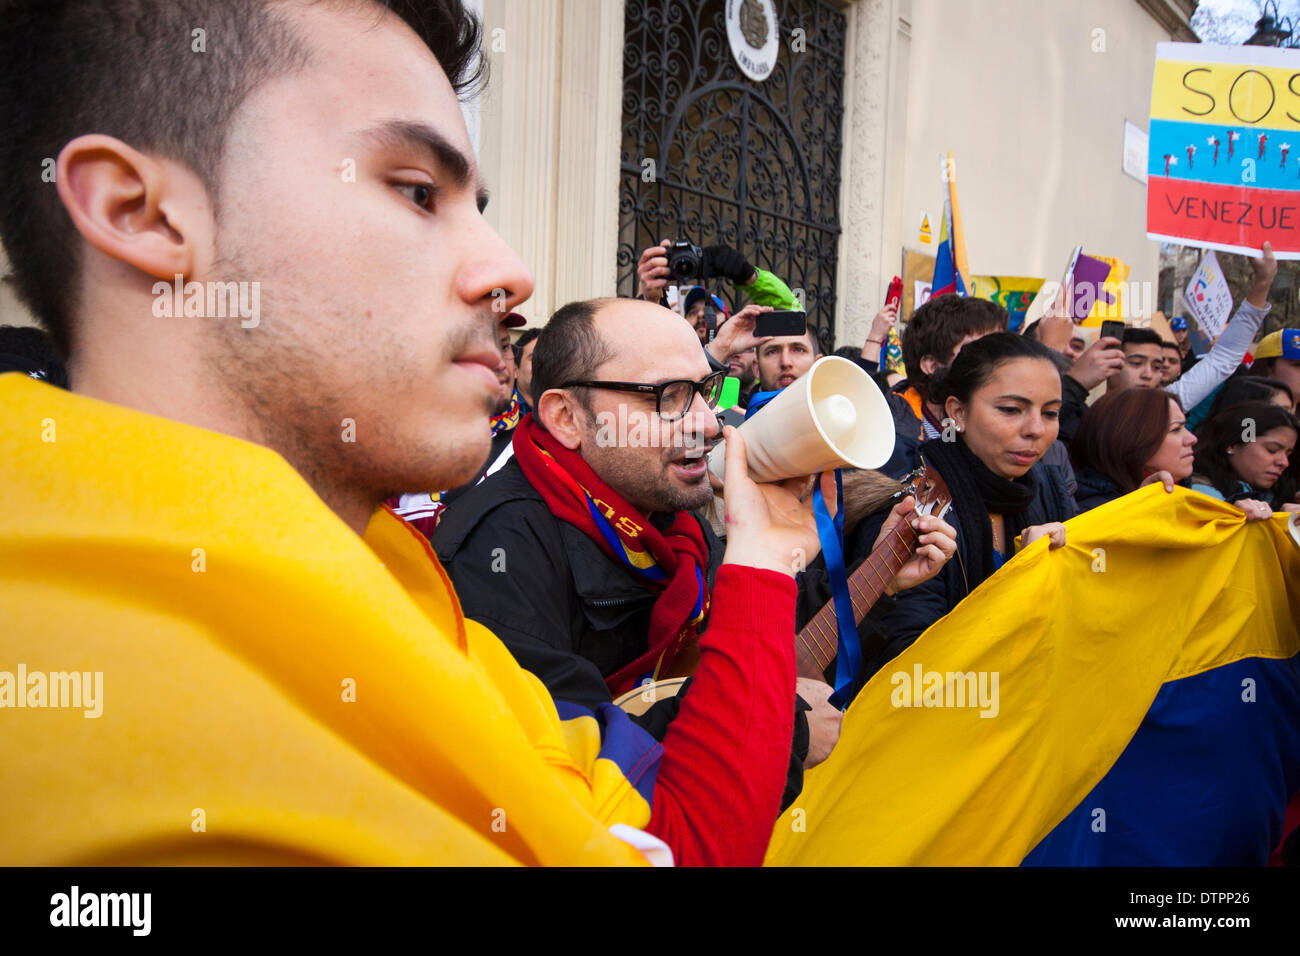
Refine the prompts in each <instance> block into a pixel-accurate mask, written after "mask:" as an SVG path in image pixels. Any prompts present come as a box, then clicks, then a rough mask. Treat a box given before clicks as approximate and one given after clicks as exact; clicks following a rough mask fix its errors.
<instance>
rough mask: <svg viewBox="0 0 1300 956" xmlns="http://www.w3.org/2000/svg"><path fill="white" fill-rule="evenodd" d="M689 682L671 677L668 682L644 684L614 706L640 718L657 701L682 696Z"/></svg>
mask: <svg viewBox="0 0 1300 956" xmlns="http://www.w3.org/2000/svg"><path fill="white" fill-rule="evenodd" d="M688 680H690V678H689V677H669V678H667V679H666V680H657V681H654V682H653V683H650V684H642V685H641V686H640V687H633V688H632V689H631V690H630V691H628V692H627V693H626V694H623V695H621V696H620V697H619V698H618V699H617V700H616V701H614V706H615V707H621V708H623V710H625V711H627V712H628V713H629V714H631V715H632V716H633V717H640V716H641V715H642V714H644V713H645V712H646V711H647V710H649V709H650V708H651V707H653V706H654V704H655V703H656V702H657V701H661V700H666V699H668V698H669V697H676V696H677V695H678V694H680V693H681V692H682V685H683V684H685V683H686V682H687V681H688Z"/></svg>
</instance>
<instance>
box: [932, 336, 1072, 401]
mask: <svg viewBox="0 0 1300 956" xmlns="http://www.w3.org/2000/svg"><path fill="white" fill-rule="evenodd" d="M1054 354H1055V353H1054V352H1053V351H1052V350H1051V349H1049V348H1048V347H1047V346H1046V345H1043V344H1042V343H1041V342H1035V341H1034V340H1033V339H1027V338H1025V337H1024V336H1023V335H1017V334H1015V333H1014V332H994V333H992V334H991V335H985V336H982V337H980V338H978V339H976V340H975V341H974V342H971V343H970V344H969V345H967V346H966V347H965V348H964V349H962V350H961V351H960V352H958V353H957V357H956V358H955V359H953V361H952V364H951V365H949V366H947V367H946V368H942V369H938V370H936V371H935V374H934V377H933V378H931V379H930V382H929V396H928V397H929V399H930V401H931V402H933V403H934V404H936V405H942V404H943V403H944V402H945V401H947V400H948V396H949V395H953V396H956V398H957V400H958V401H960V402H961V403H962V404H963V405H968V404H970V399H971V395H972V394H974V393H975V391H976V390H978V389H979V388H980V386H982V385H983V384H984V383H985V382H987V381H988V380H989V379H990V378H992V377H993V373H994V371H996V370H997V367H998V366H999V365H1001V364H1003V363H1004V362H1010V361H1012V360H1013V359H1021V358H1033V359H1042V360H1043V361H1044V362H1047V363H1048V364H1049V365H1051V366H1052V371H1054V372H1058V371H1059V369H1058V368H1057V365H1056V359H1055V358H1054V357H1053V356H1054Z"/></svg>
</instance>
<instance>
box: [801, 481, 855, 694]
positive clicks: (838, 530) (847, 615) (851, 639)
mask: <svg viewBox="0 0 1300 956" xmlns="http://www.w3.org/2000/svg"><path fill="white" fill-rule="evenodd" d="M813 514H814V515H815V516H816V517H817V537H818V538H820V539H821V545H822V555H823V556H824V557H825V558H826V572H827V576H828V577H829V578H830V582H831V595H832V597H833V598H834V600H835V621H836V623H837V624H838V626H839V631H840V641H839V648H838V650H837V651H836V655H835V693H833V694H832V695H831V703H832V704H834V705H835V706H836V707H838V708H840V710H843V709H844V708H846V707H847V706H848V705H849V695H850V692H851V691H852V690H853V683H854V681H855V680H856V679H857V676H858V672H859V670H861V668H862V645H861V643H860V642H859V641H858V628H857V624H856V623H854V620H853V601H852V600H851V599H850V598H849V576H848V573H847V571H846V570H845V567H844V481H843V479H842V478H841V477H840V470H839V469H838V468H837V469H835V517H834V518H832V517H831V516H830V512H829V511H828V510H827V508H826V501H825V499H824V498H823V497H822V485H821V476H820V475H818V476H817V483H816V486H815V489H814V491H813Z"/></svg>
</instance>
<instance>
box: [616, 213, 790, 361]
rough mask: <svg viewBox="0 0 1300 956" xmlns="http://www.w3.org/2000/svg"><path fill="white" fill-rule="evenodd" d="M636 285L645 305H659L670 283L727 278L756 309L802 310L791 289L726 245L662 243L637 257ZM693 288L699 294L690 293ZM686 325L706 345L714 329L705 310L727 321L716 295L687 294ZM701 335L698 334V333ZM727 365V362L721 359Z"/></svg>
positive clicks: (704, 291)
mask: <svg viewBox="0 0 1300 956" xmlns="http://www.w3.org/2000/svg"><path fill="white" fill-rule="evenodd" d="M636 274H637V280H638V283H639V285H640V296H641V298H643V299H645V300H646V301H647V302H653V303H655V304H656V305H658V304H660V302H661V300H662V298H663V293H664V289H665V288H667V287H668V286H669V285H670V284H677V285H685V284H686V283H688V282H691V281H692V280H701V279H729V280H730V281H731V283H732V284H733V285H734V286H735V287H736V290H737V291H739V292H743V293H744V294H745V295H746V296H748V297H749V300H750V301H751V302H753V303H755V304H756V305H767V306H771V307H772V308H774V309H787V310H793V311H797V312H802V311H803V305H801V304H800V302H799V300H798V299H796V298H795V297H794V293H792V292H791V291H790V287H789V286H787V285H786V284H785V283H784V282H782V281H781V280H780V279H779V278H777V277H776V276H775V275H773V274H772V273H770V272H767V271H766V270H764V269H757V268H755V267H754V266H752V265H750V263H749V262H748V261H747V260H746V259H745V257H744V255H742V254H741V253H740V252H737V251H736V250H735V249H733V248H731V247H730V246H725V245H715V246H707V247H705V248H703V249H702V248H700V247H699V246H697V245H694V244H693V243H691V242H689V241H688V240H684V239H679V240H677V241H676V242H674V241H672V240H671V239H664V240H663V241H662V242H661V243H660V244H659V245H657V246H650V247H649V248H648V249H646V250H645V251H644V252H642V253H641V259H640V261H639V262H638V263H637V268H636ZM695 289H699V290H701V293H703V294H697V293H695ZM686 301H687V308H686V310H685V316H686V321H688V322H690V323H691V326H692V327H693V328H695V329H696V334H697V335H699V336H700V341H701V342H704V343H706V344H707V343H708V342H709V341H710V340H711V339H712V338H713V335H712V332H713V331H714V329H716V324H721V323H716V324H715V326H714V329H710V328H709V327H708V322H707V319H708V311H709V306H710V305H712V306H714V309H715V312H716V311H721V312H722V313H723V321H724V322H725V321H726V309H725V308H719V304H720V303H719V301H718V297H717V296H713V295H711V294H710V293H709V290H708V289H706V288H705V287H704V286H695V287H694V288H693V289H691V290H690V291H688V292H687V293H686ZM701 330H703V331H701ZM723 361H726V359H723Z"/></svg>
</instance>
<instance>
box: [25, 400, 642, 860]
mask: <svg viewBox="0 0 1300 956" xmlns="http://www.w3.org/2000/svg"><path fill="white" fill-rule="evenodd" d="M0 410H3V417H2V420H0V461H3V462H4V468H3V472H2V473H0V619H2V620H3V624H0V705H3V709H0V767H3V768H4V769H3V779H4V785H3V787H0V864H4V865H13V864H59V865H81V864H89V865H94V864H125V865H131V864H157V863H240V864H250V863H276V864H296V863H349V864H370V865H389V864H507V863H546V864H602V863H608V864H615V863H618V864H643V863H644V862H645V860H644V858H643V857H642V856H641V855H640V854H639V853H638V852H636V851H635V850H633V849H632V848H631V847H630V846H628V845H627V844H625V843H623V842H621V841H620V840H618V839H616V838H615V837H614V836H613V835H611V833H610V832H609V827H610V826H611V825H613V824H615V823H624V824H628V825H630V826H633V827H644V826H645V825H646V823H647V822H648V821H649V817H650V808H649V806H648V805H647V803H646V801H645V799H643V798H642V797H641V795H640V794H638V793H637V792H636V790H634V789H633V788H632V786H631V785H630V784H629V783H628V782H627V780H625V779H624V778H623V777H622V776H621V774H619V773H618V772H617V767H616V766H615V765H614V764H613V763H611V762H610V761H608V760H606V759H604V758H602V757H601V756H600V755H599V751H600V737H599V730H598V728H597V726H596V722H595V720H594V719H591V718H580V719H577V720H573V721H561V720H560V719H559V717H558V715H557V713H556V709H555V706H554V704H553V703H552V701H551V698H550V697H549V695H547V693H546V691H545V689H544V688H543V687H542V685H541V684H540V683H539V682H538V681H537V680H536V679H535V678H534V677H533V676H532V675H530V674H528V673H527V672H525V671H523V670H521V669H520V668H519V667H518V665H517V664H516V663H515V661H514V659H513V658H512V657H511V656H510V654H509V652H508V651H507V650H506V649H505V648H504V646H503V645H502V644H501V643H500V642H499V641H497V640H496V638H494V637H493V636H492V635H491V634H490V633H488V632H487V631H486V630H485V629H483V628H482V627H480V626H478V625H476V624H474V623H473V622H470V621H466V620H465V619H464V618H463V617H462V615H461V612H460V607H459V605H458V603H457V601H456V598H455V595H454V592H453V591H452V589H451V586H450V584H449V582H448V580H447V578H446V575H445V574H444V573H443V572H442V569H441V567H440V566H439V565H438V564H437V562H436V560H435V559H434V558H433V556H432V553H431V552H430V551H429V550H428V548H427V544H426V543H425V542H423V539H420V538H419V537H418V535H416V534H414V533H413V532H412V531H411V529H409V528H408V527H407V526H406V525H405V524H403V523H402V522H401V521H400V520H399V519H397V518H396V517H395V516H393V515H392V514H391V513H390V512H387V511H381V512H378V513H376V515H375V517H374V518H373V519H372V521H371V523H370V526H369V528H368V530H367V533H366V538H365V541H364V542H363V541H362V540H361V539H360V538H358V537H357V536H356V535H355V534H354V533H353V532H352V531H351V530H350V529H349V528H348V527H347V526H346V525H344V523H343V522H342V521H341V520H340V519H339V518H337V517H336V516H335V515H334V514H333V512H331V511H330V510H329V509H328V508H327V507H326V506H325V505H324V503H323V502H321V500H320V499H319V498H318V497H317V496H316V495H315V493H314V492H313V491H312V489H311V488H310V487H309V486H308V485H307V484H306V483H305V482H304V481H303V480H302V479H301V478H300V477H299V475H298V474H297V473H296V472H295V471H294V470H293V469H292V468H290V467H289V465H288V464H287V463H286V462H285V461H284V460H283V459H282V458H280V457H279V456H278V455H276V454H275V453H273V452H271V451H269V450H267V449H265V448H261V447H259V446H256V445H252V444H248V443H246V442H242V441H238V440H236V439H233V438H229V437H226V436H222V435H217V434H214V433H211V432H206V431H202V430H200V429H196V428H191V427H188V426H184V425H179V424H176V423H174V422H171V421H167V420H165V419H161V418H156V417H153V416H149V415H144V414H141V413H139V412H135V411H131V410H127V409H124V408H120V407H117V406H113V405H109V404H105V403H103V402H98V401H94V400H91V399H88V398H84V397H80V396H75V395H71V394H68V393H66V392H62V391H60V390H58V389H55V388H52V387H50V386H48V385H43V384H40V383H37V382H34V381H32V380H30V379H27V378H26V377H24V376H21V375H6V376H0ZM367 545H368V546H367ZM19 671H21V672H23V673H24V674H25V675H28V676H27V680H29V681H30V680H33V678H32V677H31V676H30V675H33V674H45V675H48V674H64V675H68V674H70V673H72V672H79V673H81V674H82V676H83V678H84V679H85V683H84V687H85V690H86V693H87V695H93V696H95V697H97V698H98V700H97V701H95V702H94V707H93V708H92V707H87V706H85V705H86V703H87V702H86V700H85V699H83V700H82V701H81V702H80V703H81V704H82V706H81V707H76V706H63V707H53V706H50V705H51V704H53V703H55V702H56V700H55V693H54V687H55V680H56V678H50V683H49V684H48V688H47V690H45V691H43V692H42V693H41V694H39V695H37V694H35V692H34V691H33V690H32V689H31V687H29V688H26V689H27V690H28V696H27V697H26V698H25V699H24V700H23V702H22V704H21V705H18V704H16V702H15V700H14V696H13V690H14V686H15V685H14V676H15V675H16V674H17V673H18V672H19ZM6 673H7V674H8V682H7V684H6V682H5V680H4V675H5V674H6ZM92 676H93V679H92ZM59 680H63V681H64V683H65V685H66V682H67V678H66V676H65V678H61V679H59ZM44 681H45V678H42V686H43V687H44V686H45V684H44ZM34 686H35V685H32V687H34ZM6 687H7V688H8V690H9V699H8V700H5V699H4V698H3V696H2V695H3V691H4V689H5V688H6ZM96 687H97V688H98V689H97V690H92V688H96ZM61 690H62V692H63V696H62V697H61V702H62V703H65V704H67V703H72V704H74V705H75V704H76V703H77V702H76V701H75V700H74V699H72V698H71V697H70V696H68V694H69V693H70V691H69V688H68V687H67V686H64V687H63V688H62V689H61ZM47 693H48V696H46V694H47ZM96 709H97V710H98V711H99V713H98V714H97V715H96V714H94V713H92V711H93V710H96Z"/></svg>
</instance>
